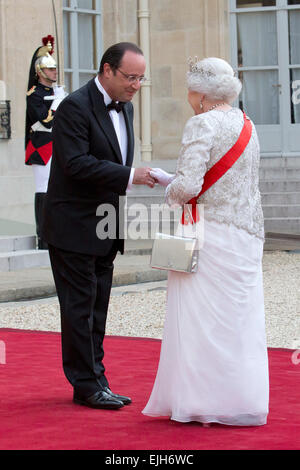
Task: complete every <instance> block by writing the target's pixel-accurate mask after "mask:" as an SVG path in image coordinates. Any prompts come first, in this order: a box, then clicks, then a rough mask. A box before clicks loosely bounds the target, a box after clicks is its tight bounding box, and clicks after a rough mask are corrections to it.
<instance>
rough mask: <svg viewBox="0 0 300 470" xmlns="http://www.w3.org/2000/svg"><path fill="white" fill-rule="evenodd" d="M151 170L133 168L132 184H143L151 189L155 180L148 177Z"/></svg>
mask: <svg viewBox="0 0 300 470" xmlns="http://www.w3.org/2000/svg"><path fill="white" fill-rule="evenodd" d="M151 171H152V168H148V167H146V168H135V170H134V176H133V180H132V184H145V185H147V186H149V187H150V188H153V187H154V185H155V183H156V180H155V178H153V177H152V176H151V175H150V172H151Z"/></svg>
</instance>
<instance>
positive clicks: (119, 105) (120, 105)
mask: <svg viewBox="0 0 300 470" xmlns="http://www.w3.org/2000/svg"><path fill="white" fill-rule="evenodd" d="M124 104H125V103H122V101H119V103H116V102H115V101H112V102H111V103H109V104H108V105H107V106H106V108H107V110H108V111H111V110H112V109H115V110H116V111H117V113H119V112H120V111H122V109H123V107H124Z"/></svg>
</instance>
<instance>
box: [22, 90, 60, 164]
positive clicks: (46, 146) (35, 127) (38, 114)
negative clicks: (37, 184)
mask: <svg viewBox="0 0 300 470" xmlns="http://www.w3.org/2000/svg"><path fill="white" fill-rule="evenodd" d="M48 97H49V98H48ZM53 99H54V92H53V88H51V87H47V86H45V85H42V84H41V83H38V84H37V85H35V86H33V87H32V88H31V89H30V90H29V91H28V92H27V111H26V137H25V148H26V155H25V164H26V165H32V164H37V165H46V164H47V163H48V161H49V160H50V158H51V156H52V125H53V117H54V111H52V110H51V109H50V108H51V105H52V103H53Z"/></svg>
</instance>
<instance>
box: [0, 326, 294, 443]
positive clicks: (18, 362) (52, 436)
mask: <svg viewBox="0 0 300 470" xmlns="http://www.w3.org/2000/svg"><path fill="white" fill-rule="evenodd" d="M3 342H4V343H5V347H6V361H5V362H6V363H5V364H3V362H4V361H3V348H2V360H0V449H1V450H17V449H18V450H28V449H32V450H38V449H40V450H49V449H50V450H51V449H57V450H60V449H85V450H93V449H105V450H111V449H115V450H132V449H143V450H147V449H151V450H174V449H177V450H197V449H206V450H215V449H219V450H229V449H232V450H243V449H244V450H245V449H249V450H271V449H289V450H295V449H300V399H299V390H300V364H298V365H297V364H294V363H293V362H292V360H291V359H292V351H291V350H283V349H270V350H269V359H270V386H271V394H270V414H269V420H268V424H267V425H266V426H262V427H253V428H252V427H243V428H241V427H226V426H220V425H213V426H212V427H211V428H203V427H202V426H201V425H200V424H198V423H189V424H182V423H176V422H174V421H170V420H169V419H168V418H159V419H157V418H150V417H146V416H144V415H142V414H141V410H142V409H143V407H144V406H145V404H146V401H147V399H148V396H149V393H150V391H151V388H152V384H153V380H154V375H155V371H156V365H157V361H158V357H159V351H160V342H159V341H156V340H149V339H140V338H138V339H134V338H119V337H107V339H106V344H105V350H106V356H105V364H106V369H107V375H108V377H109V379H110V384H111V388H112V390H115V391H116V392H119V393H123V394H128V395H129V396H131V397H132V398H133V403H132V405H130V406H127V407H124V408H122V409H121V410H118V411H108V410H105V411H104V410H92V409H89V408H85V407H81V406H78V405H74V404H73V403H72V390H71V387H70V385H69V384H68V382H67V381H66V379H65V377H64V375H63V372H62V368H61V356H60V335H59V334H56V333H42V332H28V331H27V332H26V331H19V330H1V329H0V343H1V344H2V346H3ZM294 362H296V361H294Z"/></svg>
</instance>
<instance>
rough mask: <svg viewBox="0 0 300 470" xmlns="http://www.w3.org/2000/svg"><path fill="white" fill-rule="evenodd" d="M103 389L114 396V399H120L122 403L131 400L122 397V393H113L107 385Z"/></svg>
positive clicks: (127, 403) (124, 403)
mask: <svg viewBox="0 0 300 470" xmlns="http://www.w3.org/2000/svg"><path fill="white" fill-rule="evenodd" d="M103 390H104V392H106V393H107V394H108V395H109V396H111V397H112V398H115V399H116V400H119V401H121V402H122V403H123V405H129V404H130V403H131V401H132V400H131V398H129V397H124V396H123V395H118V394H117V393H113V392H112V391H111V390H110V388H108V387H103Z"/></svg>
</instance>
